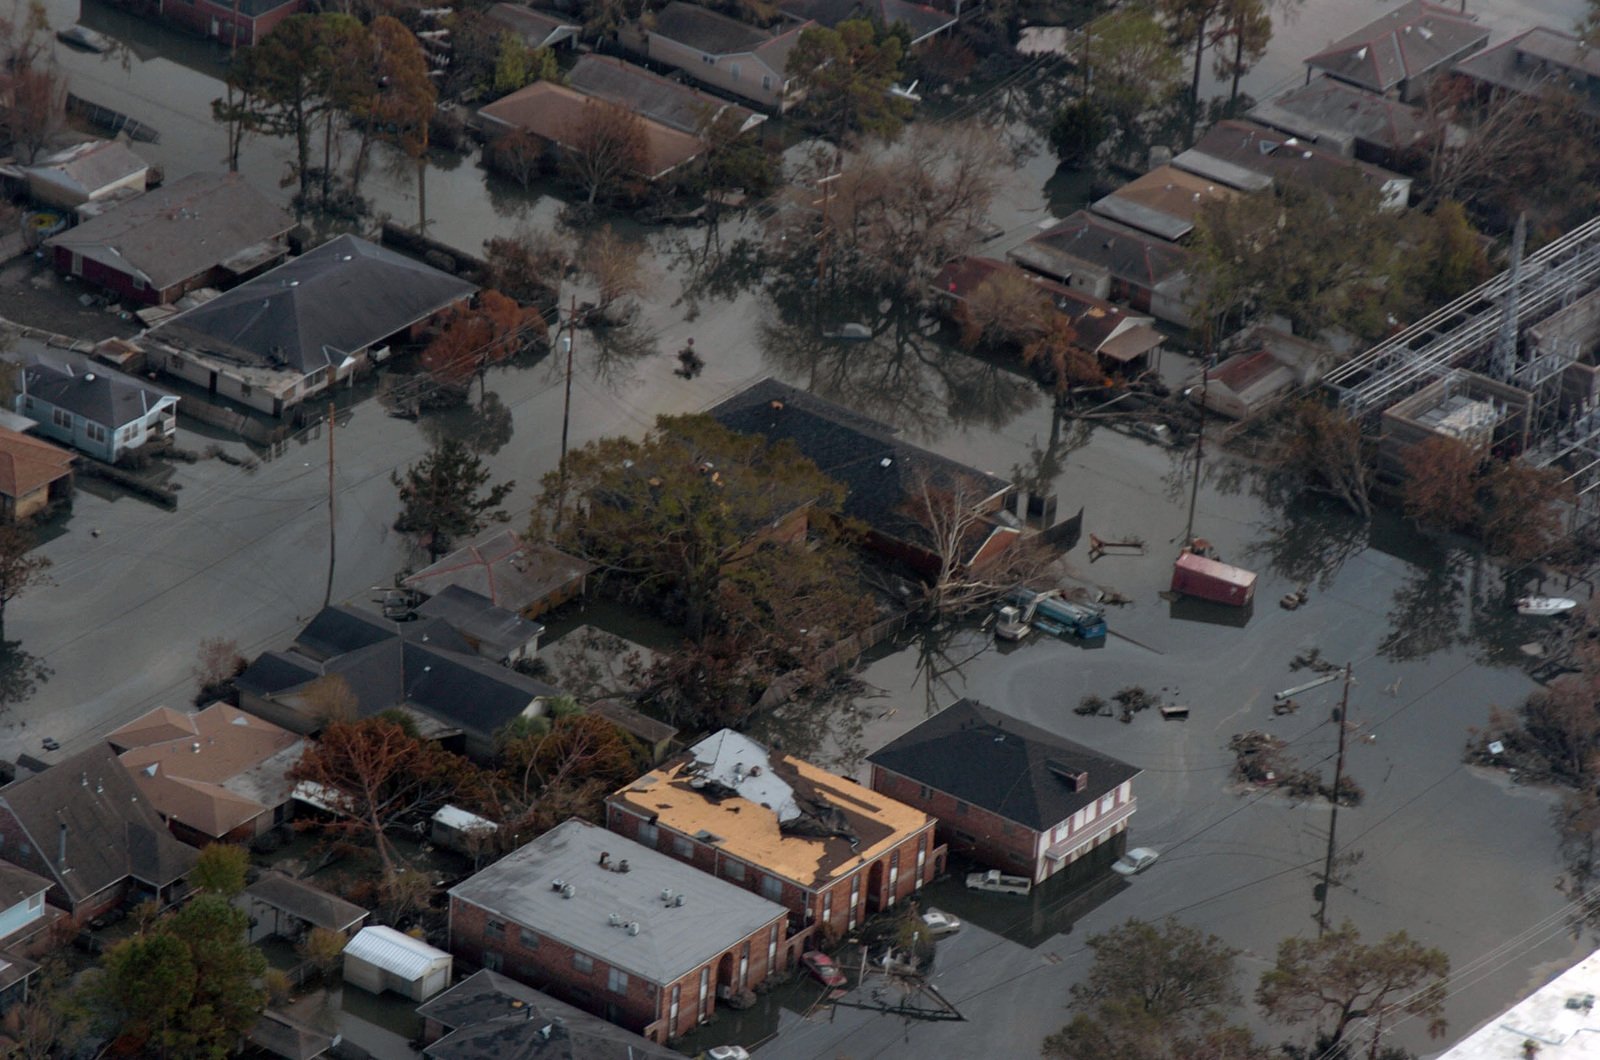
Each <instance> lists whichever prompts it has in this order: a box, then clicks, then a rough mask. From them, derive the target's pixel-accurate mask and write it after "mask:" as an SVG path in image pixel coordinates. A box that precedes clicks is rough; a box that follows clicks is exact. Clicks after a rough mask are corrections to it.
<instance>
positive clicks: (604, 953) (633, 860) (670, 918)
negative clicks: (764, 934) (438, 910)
mask: <svg viewBox="0 0 1600 1060" xmlns="http://www.w3.org/2000/svg"><path fill="white" fill-rule="evenodd" d="M602 854H604V855H606V863H605V865H604V866H603V865H602V864H601V855H602ZM624 863H626V871H623V865H624ZM556 880H560V881H561V882H562V883H563V884H564V885H566V886H569V887H571V888H572V892H571V894H570V896H568V895H566V894H565V893H564V892H563V890H562V889H561V888H559V887H555V886H553V883H554V881H556ZM663 891H666V892H670V893H671V895H672V896H673V897H672V898H671V899H665V900H664V899H663V898H662V897H661V895H662V892H663ZM450 897H451V898H452V899H454V900H457V901H463V902H470V903H471V904H473V905H475V906H478V907H479V908H480V909H483V910H485V911H486V912H488V913H489V914H490V915H491V916H497V917H503V918H505V919H506V920H509V921H511V922H512V923H515V924H520V925H522V926H525V927H527V928H530V929H532V930H533V931H535V932H537V933H538V934H540V935H544V936H548V937H549V938H551V939H554V940H556V941H558V942H561V943H562V944H564V945H567V946H570V947H572V948H573V949H576V950H580V951H582V952H583V953H586V954H588V955H590V956H591V957H594V958H597V959H599V960H601V961H603V962H605V963H606V964H608V965H611V966H612V967H614V968H619V969H621V970H623V971H625V972H628V973H629V974H631V975H638V976H640V977H641V978H643V979H646V980H648V981H649V982H652V983H671V982H674V981H676V980H678V979H680V978H682V977H683V976H685V975H687V974H688V973H689V972H691V971H693V970H694V969H695V968H698V967H699V966H700V965H702V964H705V963H706V962H708V961H710V960H712V959H714V958H715V957H716V956H717V955H718V954H720V953H722V952H724V951H726V950H728V949H730V948H732V947H733V946H734V945H735V944H736V943H738V942H740V941H742V940H744V939H746V938H748V937H749V936H750V935H751V934H753V933H754V932H756V931H758V930H760V929H762V928H764V927H766V926H767V925H768V924H772V923H775V922H776V921H778V920H781V919H783V918H784V917H786V916H787V915H788V911H787V910H785V909H784V908H783V907H782V906H780V905H777V904H776V903H773V902H769V901H767V900H766V899H765V898H762V897H760V896H758V895H755V894H752V893H751V892H749V891H747V890H745V889H744V888H743V887H736V886H734V885H733V884H731V883H728V882H727V881H725V880H720V879H718V878H717V877H715V876H713V875H711V874H710V873H708V872H701V871H700V870H699V869H697V868H695V867H694V866H693V865H686V864H684V863H683V862H681V861H678V860H677V859H676V858H671V857H668V856H667V855H665V854H661V853H658V852H656V851H654V850H651V849H650V848H649V847H645V846H641V845H640V844H638V843H635V842H633V841H632V840H631V839H625V838H623V837H622V836H619V835H617V834H616V833H615V832H609V831H607V830H606V829H604V828H601V827H599V826H597V825H593V824H590V823H589V822H588V821H584V820H580V819H578V818H572V819H570V820H568V821H566V822H565V823H563V824H560V825H558V826H556V827H555V828H553V829H551V830H550V831H548V832H546V833H545V834H544V835H542V836H540V837H539V838H538V839H535V840H534V841H533V842H531V843H528V844H526V845H524V846H522V847H519V848H518V849H517V850H514V851H512V852H511V853H510V854H507V855H506V856H505V857H503V858H501V859H500V860H499V861H497V862H495V863H494V864H493V865H490V866H489V867H488V868H486V869H484V870H483V871H482V872H480V873H478V874H477V875H475V876H472V877H471V878H469V879H467V880H464V881H463V882H461V883H458V884H456V885H455V886H454V887H452V888H451V889H450ZM680 897H681V898H682V899H683V904H682V905H679V904H677V899H678V898H680ZM613 916H615V917H616V920H617V922H616V923H615V924H613V923H612V922H611V918H612V917H613ZM630 924H636V925H638V927H637V929H636V933H635V932H634V931H633V930H630V929H629V928H628V926H627V925H630Z"/></svg>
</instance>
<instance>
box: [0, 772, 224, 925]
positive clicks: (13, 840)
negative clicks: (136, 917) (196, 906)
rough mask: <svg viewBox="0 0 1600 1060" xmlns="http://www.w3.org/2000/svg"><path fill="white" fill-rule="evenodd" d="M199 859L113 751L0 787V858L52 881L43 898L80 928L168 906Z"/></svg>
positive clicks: (196, 853) (180, 893) (184, 889)
mask: <svg viewBox="0 0 1600 1060" xmlns="http://www.w3.org/2000/svg"><path fill="white" fill-rule="evenodd" d="M197 856H198V851H196V850H195V849H194V848H193V847H190V846H185V845H184V844H183V843H180V842H178V841H177V840H176V839H174V838H173V837H172V834H171V833H169V832H168V831H167V829H166V827H165V825H163V824H162V821H161V817H160V815H158V814H157V813H156V811H155V809H154V808H153V807H152V806H151V805H150V803H149V801H148V800H146V799H145V798H144V796H143V794H142V793H141V792H140V791H139V788H138V787H137V785H135V784H134V782H133V778H132V777H130V776H129V775H128V772H127V770H125V769H123V768H122V765H121V764H120V763H119V762H118V761H117V757H116V753H115V752H114V751H112V749H111V748H110V747H104V746H102V747H96V748H92V749H90V750H88V751H83V752H81V753H79V754H76V755H73V756H72V757H71V758H68V759H67V760H66V761H64V762H61V763H60V764H58V765H56V766H53V767H52V768H50V769H47V770H45V771H44V772H43V773H38V774H36V775H34V776H31V777H27V778H25V779H22V780H18V781H14V782H13V783H11V784H8V785H6V786H5V787H4V788H0V858H4V859H5V860H7V861H9V862H11V863H12V864H13V865H19V866H21V867H22V868H25V869H27V870H28V871H29V872H33V873H37V874H38V875H40V876H44V877H45V878H47V879H49V880H51V881H52V885H51V887H50V890H49V892H48V894H47V895H46V897H47V898H48V900H49V901H50V903H51V904H52V905H54V906H56V907H58V908H60V909H64V910H66V911H67V913H68V914H69V915H70V916H71V918H72V920H73V922H74V923H76V924H82V923H84V922H86V921H88V920H89V919H91V918H93V917H96V916H99V915H100V914H102V913H104V912H106V911H107V910H110V909H112V908H115V907H116V906H118V905H121V904H123V903H124V902H129V903H133V902H139V901H143V900H145V899H154V900H155V901H157V902H158V903H160V904H161V905H163V906H165V905H170V904H171V903H172V902H174V901H176V900H177V899H178V898H180V897H181V896H182V895H183V894H184V893H185V891H186V890H187V888H186V885H185V884H184V876H185V875H186V874H187V873H188V871H189V869H190V868H191V867H193V865H194V861H195V858H196V857H197Z"/></svg>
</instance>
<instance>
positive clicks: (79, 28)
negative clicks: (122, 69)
mask: <svg viewBox="0 0 1600 1060" xmlns="http://www.w3.org/2000/svg"><path fill="white" fill-rule="evenodd" d="M56 39H57V40H59V41H61V42H62V43H63V44H70V45H72V46H73V47H75V48H82V49H83V50H84V51H90V52H108V51H110V50H111V38H110V37H107V36H106V35H105V34H103V33H96V32H95V31H94V30H92V29H90V28H89V27H88V26H84V25H80V24H78V23H76V22H74V23H73V24H72V25H70V26H68V27H67V28H66V29H63V30H58V31H57V32H56Z"/></svg>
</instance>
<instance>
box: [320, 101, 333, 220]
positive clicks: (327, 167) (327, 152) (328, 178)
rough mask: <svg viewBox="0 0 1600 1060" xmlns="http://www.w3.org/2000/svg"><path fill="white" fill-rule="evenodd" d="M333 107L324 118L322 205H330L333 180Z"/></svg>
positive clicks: (325, 206) (324, 206)
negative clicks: (329, 193)
mask: <svg viewBox="0 0 1600 1060" xmlns="http://www.w3.org/2000/svg"><path fill="white" fill-rule="evenodd" d="M333 114H334V112H333V109H332V108H331V107H330V108H329V109H328V112H327V114H325V115H324V116H323V118H322V206H323V208H324V209H326V208H327V206H328V190H329V185H330V184H331V182H332V180H333V120H334V119H333Z"/></svg>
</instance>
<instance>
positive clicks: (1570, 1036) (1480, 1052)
mask: <svg viewBox="0 0 1600 1060" xmlns="http://www.w3.org/2000/svg"><path fill="white" fill-rule="evenodd" d="M1597 995H1600V950H1596V951H1595V952H1594V953H1591V954H1589V956H1587V957H1585V958H1584V959H1583V960H1581V961H1579V962H1578V963H1577V964H1575V965H1573V966H1572V967H1571V968H1568V969H1567V970H1566V971H1564V972H1562V973H1561V974H1560V975H1558V976H1556V977H1555V978H1554V979H1552V980H1551V981H1550V982H1548V983H1546V984H1545V985H1544V986H1542V987H1540V988H1539V989H1538V990H1535V991H1534V992H1533V993H1531V994H1529V995H1528V996H1527V997H1525V998H1523V999H1522V1000H1521V1001H1519V1002H1517V1003H1516V1004H1515V1005H1513V1006H1511V1008H1509V1009H1507V1010H1506V1011H1505V1012H1502V1013H1501V1014H1500V1015H1499V1016H1496V1017H1495V1018H1494V1019H1492V1020H1490V1021H1489V1022H1488V1023H1486V1024H1484V1025H1483V1026H1482V1027H1479V1028H1478V1029H1477V1030H1475V1031H1473V1032H1472V1033H1471V1034H1469V1035H1467V1036H1466V1037H1465V1038H1463V1039H1462V1040H1461V1041H1460V1042H1459V1043H1457V1044H1456V1045H1455V1046H1453V1047H1452V1048H1450V1049H1449V1050H1447V1051H1446V1052H1444V1053H1441V1054H1440V1055H1439V1057H1438V1058H1437V1060H1507V1058H1509V1057H1520V1056H1522V1043H1523V1042H1525V1041H1534V1042H1538V1043H1539V1060H1578V1058H1579V1057H1600V1035H1597V1034H1595V1033H1594V1029H1595V1026H1596V1020H1597V1018H1600V1017H1596V1015H1595V1013H1594V1012H1592V1011H1591V1009H1592V1007H1593V1005H1594V1001H1595V997H1596V996H1597Z"/></svg>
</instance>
